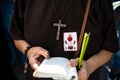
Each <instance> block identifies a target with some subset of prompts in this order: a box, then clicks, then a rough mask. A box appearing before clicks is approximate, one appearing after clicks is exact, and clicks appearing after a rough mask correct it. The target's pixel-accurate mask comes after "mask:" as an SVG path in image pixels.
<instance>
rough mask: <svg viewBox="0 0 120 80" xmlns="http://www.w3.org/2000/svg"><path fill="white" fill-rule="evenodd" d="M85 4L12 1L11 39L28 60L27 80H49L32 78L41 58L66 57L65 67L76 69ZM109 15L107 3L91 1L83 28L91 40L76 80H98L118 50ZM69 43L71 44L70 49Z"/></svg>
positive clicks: (73, 0) (79, 1)
mask: <svg viewBox="0 0 120 80" xmlns="http://www.w3.org/2000/svg"><path fill="white" fill-rule="evenodd" d="M109 1H110V0H109ZM110 3H111V1H110ZM86 4H87V0H15V9H14V14H13V18H12V22H11V36H12V38H13V40H14V43H15V45H16V47H17V48H18V49H19V50H20V51H21V52H22V53H23V54H25V55H26V57H27V59H28V70H27V74H26V77H27V80H52V79H51V78H48V79H40V78H35V77H33V75H32V74H33V71H34V70H36V68H37V67H38V66H39V65H40V63H41V61H42V60H40V59H41V58H43V59H44V58H50V57H58V56H59V57H65V58H68V59H70V61H69V62H68V65H70V66H76V65H77V63H76V62H78V58H74V55H75V52H76V49H77V46H76V45H74V43H77V42H78V38H79V33H80V30H81V25H82V22H83V16H84V12H85V8H86ZM111 11H112V8H110V7H109V4H108V2H107V0H92V2H91V6H90V11H89V15H88V19H87V24H86V28H85V32H87V33H90V40H89V44H88V46H87V50H86V53H85V55H84V61H83V62H82V67H81V68H80V70H78V78H79V80H99V72H100V67H101V66H102V65H103V64H105V63H106V62H107V61H109V60H110V58H111V56H112V54H113V53H115V52H117V51H118V49H119V46H118V39H117V35H116V28H115V23H114V17H113V13H111ZM57 23H59V24H57ZM57 26H58V27H57ZM60 26H62V27H61V28H59V27H60ZM57 32H58V33H60V34H58V36H56V35H57ZM71 36H72V38H71ZM73 36H74V37H73ZM67 38H68V39H67ZM64 39H65V40H64ZM71 40H74V41H73V42H74V43H72V45H71V46H69V41H71ZM64 41H65V43H64ZM73 47H74V48H73ZM79 52H80V51H79ZM78 57H79V56H78Z"/></svg>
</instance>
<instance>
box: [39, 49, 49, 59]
mask: <svg viewBox="0 0 120 80" xmlns="http://www.w3.org/2000/svg"><path fill="white" fill-rule="evenodd" d="M40 54H41V55H42V56H44V58H49V57H50V56H49V52H48V51H47V50H42V52H41V53H40Z"/></svg>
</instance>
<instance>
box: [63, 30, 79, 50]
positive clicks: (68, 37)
mask: <svg viewBox="0 0 120 80" xmlns="http://www.w3.org/2000/svg"><path fill="white" fill-rule="evenodd" d="M63 40H64V51H77V33H76V32H64V35H63Z"/></svg>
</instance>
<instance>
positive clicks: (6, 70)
mask: <svg viewBox="0 0 120 80" xmlns="http://www.w3.org/2000/svg"><path fill="white" fill-rule="evenodd" d="M1 13H2V12H1V7H0V51H1V57H2V56H3V57H5V58H0V61H1V69H3V70H1V74H2V76H1V79H4V80H9V79H10V80H17V78H16V76H15V75H14V74H13V72H12V67H11V62H10V61H11V55H10V54H11V52H10V48H9V45H8V43H7V39H6V36H5V28H4V26H3V24H2V22H3V20H2V14H1ZM5 76H7V77H5Z"/></svg>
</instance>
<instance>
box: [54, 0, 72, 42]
mask: <svg viewBox="0 0 120 80" xmlns="http://www.w3.org/2000/svg"><path fill="white" fill-rule="evenodd" d="M52 1H53V7H54V9H55V15H56V17H57V19H58V23H53V26H57V27H58V29H57V35H56V40H59V38H60V29H61V27H66V24H62V20H63V19H64V18H65V16H66V14H67V12H68V10H69V8H70V6H71V2H72V0H69V3H68V6H67V7H66V10H65V13H64V14H63V16H62V17H61V18H59V17H58V13H57V9H56V5H55V1H54V0H52Z"/></svg>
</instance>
